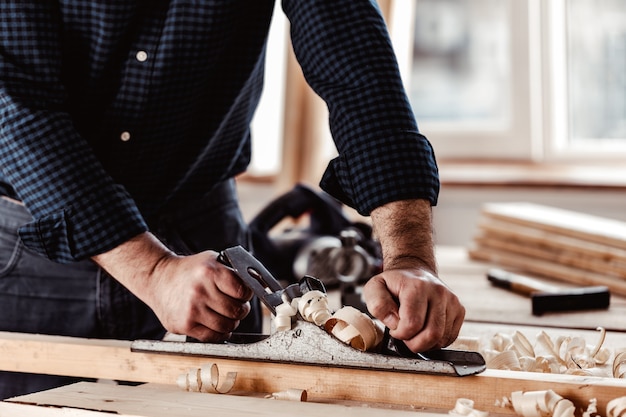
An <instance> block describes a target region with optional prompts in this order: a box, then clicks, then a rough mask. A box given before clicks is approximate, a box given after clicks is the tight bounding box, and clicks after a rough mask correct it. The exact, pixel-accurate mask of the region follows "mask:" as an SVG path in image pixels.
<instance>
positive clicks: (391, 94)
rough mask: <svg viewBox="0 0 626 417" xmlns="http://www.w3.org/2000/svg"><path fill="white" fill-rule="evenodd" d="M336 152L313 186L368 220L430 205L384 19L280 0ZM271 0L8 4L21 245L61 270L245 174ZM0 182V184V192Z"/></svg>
mask: <svg viewBox="0 0 626 417" xmlns="http://www.w3.org/2000/svg"><path fill="white" fill-rule="evenodd" d="M282 6H283V11H284V12H285V14H286V15H287V17H288V18H289V20H290V22H291V39H292V43H293V46H294V50H295V52H296V56H297V58H298V61H299V63H300V65H301V67H302V69H303V71H304V74H305V77H306V79H307V81H308V83H309V84H310V85H311V86H312V87H313V89H314V90H315V91H316V92H317V93H318V94H319V95H320V96H321V97H322V98H324V100H325V101H326V103H327V104H328V107H329V110H330V125H331V130H332V134H333V137H334V140H335V143H336V146H337V149H338V152H339V156H338V157H337V158H336V159H334V160H333V161H331V162H330V164H329V166H328V169H327V171H326V173H325V174H324V177H323V178H322V181H321V185H322V187H323V188H324V189H325V190H326V191H328V192H330V193H331V194H333V195H334V196H336V197H337V198H339V199H340V200H342V201H343V202H344V203H346V204H348V205H350V206H352V207H355V208H356V209H357V210H358V211H359V212H360V213H363V214H369V212H370V211H371V210H372V209H374V208H376V207H378V206H380V205H382V204H385V203H387V202H389V201H394V200H399V199H406V198H425V199H429V200H430V201H431V203H432V204H436V199H437V194H438V190H439V182H438V176H437V166H436V163H435V160H434V155H433V152H432V149H431V147H430V144H429V143H428V141H427V140H426V139H425V138H424V137H423V136H422V135H420V134H419V133H418V130H417V125H416V123H415V120H414V116H413V113H412V110H411V108H410V106H409V104H408V100H407V98H406V94H405V92H404V89H403V86H402V83H401V80H400V77H399V74H398V70H397V65H396V62H395V58H394V55H393V52H392V49H391V44H390V42H389V39H388V35H387V33H386V28H385V25H384V22H383V20H382V18H381V16H380V13H379V11H378V9H377V8H376V7H375V5H374V4H373V2H371V1H366V0H325V1H324V0H306V1H297V0H284V1H283V4H282ZM273 8H274V0H229V1H220V0H204V1H198V2H190V1H187V0H170V1H166V0H135V1H122V0H95V1H94V0H89V1H88V0H67V1H62V2H56V1H41V0H8V1H4V2H3V3H2V7H1V8H0V34H1V40H0V42H1V44H0V45H1V48H0V122H1V124H0V169H1V171H0V173H1V174H0V180H2V181H4V182H6V183H8V184H10V185H11V186H12V188H13V189H14V190H15V192H16V193H17V195H18V196H19V198H20V199H21V200H22V201H23V202H24V203H25V205H26V207H28V209H29V210H30V212H31V213H32V215H33V217H34V221H33V222H31V223H29V224H26V225H24V226H23V227H22V228H21V229H20V236H21V239H22V241H23V242H24V244H25V245H26V246H28V247H29V248H31V249H33V250H35V251H37V252H39V253H41V254H44V255H45V256H47V257H48V258H50V259H53V260H56V261H58V262H70V261H73V260H78V259H83V258H86V257H89V256H92V255H95V254H98V253H101V252H103V251H106V250H109V249H111V248H113V247H115V246H117V245H119V244H120V243H122V242H124V241H126V240H128V239H129V238H131V237H133V236H135V235H137V234H138V233H140V232H143V231H145V230H148V224H150V219H151V218H153V216H155V215H157V214H158V213H159V211H160V210H163V209H164V207H167V206H168V205H169V204H174V203H176V204H184V203H193V201H195V200H197V199H199V198H202V196H203V195H205V194H206V193H207V192H208V191H209V190H210V189H211V187H212V186H213V185H214V184H216V183H217V182H219V181H222V180H225V179H227V178H231V177H233V176H234V175H236V174H238V173H240V172H242V171H243V170H245V168H246V166H247V164H248V163H249V159H250V132H249V122H250V119H251V118H252V115H253V112H254V109H255V107H256V105H257V102H258V99H259V96H260V93H261V88H262V81H263V63H264V57H265V43H266V40H267V32H268V26H269V22H270V19H271V15H272V11H273ZM0 182H1V181H0Z"/></svg>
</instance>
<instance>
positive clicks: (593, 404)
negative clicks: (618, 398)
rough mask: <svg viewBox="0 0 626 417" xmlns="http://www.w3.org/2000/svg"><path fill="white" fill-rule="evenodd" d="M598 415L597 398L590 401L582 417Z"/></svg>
mask: <svg viewBox="0 0 626 417" xmlns="http://www.w3.org/2000/svg"><path fill="white" fill-rule="evenodd" d="M597 414H598V401H597V400H596V399H595V398H592V399H591V400H589V405H588V406H587V409H586V410H585V411H583V414H582V417H593V416H596V415H597Z"/></svg>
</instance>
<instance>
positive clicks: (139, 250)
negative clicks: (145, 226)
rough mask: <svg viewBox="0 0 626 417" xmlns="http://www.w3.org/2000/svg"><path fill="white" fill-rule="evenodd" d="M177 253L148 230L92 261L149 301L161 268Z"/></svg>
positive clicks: (141, 297)
mask: <svg viewBox="0 0 626 417" xmlns="http://www.w3.org/2000/svg"><path fill="white" fill-rule="evenodd" d="M175 256H176V255H175V254H174V253H173V252H172V251H170V250H169V249H168V248H167V247H166V246H165V245H163V243H161V242H160V241H159V240H158V239H157V238H156V237H155V236H154V235H152V234H151V233H149V232H145V233H142V234H140V235H137V236H135V237H134V238H132V239H130V240H128V241H126V242H124V243H122V244H121V245H119V246H117V247H115V248H114V249H111V250H110V251H107V252H104V253H101V254H99V255H96V256H94V257H92V260H93V261H94V262H96V263H97V264H98V265H99V266H101V267H102V268H103V269H104V270H106V271H107V272H108V273H109V274H111V275H112V276H113V277H114V278H115V279H116V280H118V281H119V282H120V283H121V284H122V285H124V286H125V287H126V288H127V289H128V290H129V291H131V292H132V293H133V294H135V295H136V296H137V297H139V298H140V299H142V300H143V301H144V302H146V303H148V304H150V303H151V301H152V300H151V298H152V292H153V290H152V288H154V282H152V283H151V280H153V279H156V278H155V277H158V274H157V273H156V272H157V271H158V269H159V268H160V267H161V266H162V265H163V263H164V261H166V260H167V259H171V258H173V257H175Z"/></svg>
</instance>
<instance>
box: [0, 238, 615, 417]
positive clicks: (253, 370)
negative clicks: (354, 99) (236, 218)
mask: <svg viewBox="0 0 626 417" xmlns="http://www.w3.org/2000/svg"><path fill="white" fill-rule="evenodd" d="M437 259H438V263H439V270H440V271H439V275H440V277H441V278H442V279H443V280H444V281H445V282H446V283H447V284H448V285H449V286H450V287H451V288H452V289H453V290H455V292H456V293H457V294H458V296H459V297H460V299H461V301H462V302H463V303H464V305H465V306H466V309H467V313H466V321H465V323H464V325H463V328H462V330H461V335H462V336H468V337H469V336H471V337H479V338H483V337H487V338H488V337H490V336H492V335H494V334H496V333H498V332H509V333H511V332H513V331H520V332H522V333H523V334H525V335H526V336H527V337H528V338H529V339H532V337H534V335H535V334H537V333H538V332H539V331H542V330H545V331H546V332H548V333H550V334H551V335H552V334H553V335H571V336H578V335H583V336H584V337H585V338H589V339H590V340H592V341H594V340H596V338H597V331H596V328H597V327H598V326H601V327H604V328H605V329H607V330H608V332H607V338H606V342H605V343H606V345H608V346H611V347H613V348H620V347H626V298H624V297H617V296H614V295H613V296H612V297H611V306H610V308H609V309H608V310H598V311H585V312H568V313H558V314H556V313H554V314H545V315H542V316H533V315H532V314H531V304H530V299H529V298H526V297H524V296H520V295H517V294H514V293H511V292H508V291H506V290H503V289H500V288H496V287H493V286H492V285H491V284H490V283H489V282H488V281H487V279H486V271H487V270H488V269H489V268H490V267H491V265H489V264H485V263H479V262H475V261H471V260H469V258H468V256H467V253H466V251H465V250H464V249H463V248H452V247H439V248H438V249H437ZM129 346H130V342H126V341H116V340H108V341H104V340H87V339H75V338H64V337H55V336H42V335H24V334H12V333H0V353H1V354H0V369H2V370H10V371H23V372H39V373H51V374H62V375H79V376H83V377H88V378H99V379H105V380H108V379H118V380H124V381H137V382H141V383H142V384H141V385H138V386H128V385H112V384H107V383H102V382H100V383H88V382H85V383H79V384H74V385H69V386H66V387H61V388H57V389H54V390H49V391H45V392H41V393H35V394H31V395H27V396H22V397H17V398H14V399H11V400H7V401H4V402H0V416H3V417H5V416H19V417H28V416H93V417H104V416H106V415H110V414H111V413H116V414H118V415H128V416H130V415H132V416H146V417H147V416H151V417H152V416H153V417H161V416H201V415H202V416H205V415H228V416H249V415H268V416H269V415H277V414H278V415H302V416H321V415H328V414H330V413H336V414H338V415H342V416H344V415H345V416H351V415H359V416H362V417H367V416H389V417H393V416H396V415H397V416H404V415H409V414H411V415H415V414H416V413H417V414H419V415H421V416H422V417H431V416H442V415H445V414H447V412H448V410H450V409H452V408H453V407H454V404H455V401H456V399H457V398H468V399H471V400H473V401H475V407H476V408H477V409H479V410H484V411H489V412H490V414H491V415H509V416H510V415H512V414H513V412H512V410H510V409H505V408H502V407H501V406H498V405H497V404H495V401H494V399H495V400H497V399H501V398H502V397H504V396H507V395H509V394H510V393H511V392H512V391H518V390H523V391H532V390H545V389H553V390H554V391H556V392H557V393H559V394H560V395H562V396H564V397H567V398H571V399H572V400H573V401H574V402H575V403H576V405H577V406H580V407H582V406H584V402H585V401H587V400H588V399H590V398H592V397H594V398H596V397H597V399H598V402H599V405H600V407H599V409H600V410H599V411H601V412H602V411H603V410H602V406H604V405H605V404H606V401H607V400H609V399H612V398H615V397H617V396H624V395H626V380H623V379H615V378H598V377H578V376H572V375H555V374H537V373H531V372H519V371H499V370H492V369H488V370H486V371H485V372H483V373H481V374H479V375H475V376H469V377H449V376H437V375H425V374H420V375H412V374H407V373H401V372H389V371H374V370H359V369H339V368H335V367H333V366H332V364H329V366H328V367H321V366H305V365H295V364H277V363H251V362H244V361H237V360H227V359H215V360H214V359H213V358H211V359H207V358H198V357H189V356H186V357H174V356H171V355H158V354H146V353H138V352H130V349H129ZM207 362H212V363H215V364H216V365H218V366H219V370H220V371H219V372H220V374H225V373H226V372H229V371H237V372H238V379H237V383H236V385H235V387H234V389H233V391H231V392H229V393H228V394H207V393H197V392H186V391H183V390H181V389H180V388H179V387H177V386H176V378H177V376H178V375H180V373H181V372H186V371H187V370H188V369H189V368H193V367H197V366H201V365H202V364H206V363H207ZM290 388H299V389H306V390H307V392H308V395H309V401H308V402H306V403H301V402H289V401H280V400H274V399H268V398H265V396H266V395H267V394H270V393H272V392H275V391H280V390H284V389H290Z"/></svg>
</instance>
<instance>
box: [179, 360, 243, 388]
mask: <svg viewBox="0 0 626 417" xmlns="http://www.w3.org/2000/svg"><path fill="white" fill-rule="evenodd" d="M236 379H237V372H228V373H227V374H226V378H225V379H222V381H220V374H219V370H218V368H217V365H216V364H214V363H211V364H208V365H204V366H202V367H201V368H190V369H189V371H187V373H186V374H181V375H179V376H178V378H177V380H176V384H177V385H178V386H179V387H180V388H182V389H184V390H185V391H194V392H211V393H218V394H226V393H227V392H229V391H230V390H231V389H232V388H233V386H234V385H235V380H236ZM220 382H221V383H220Z"/></svg>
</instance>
